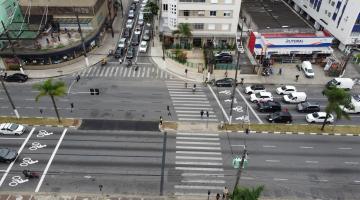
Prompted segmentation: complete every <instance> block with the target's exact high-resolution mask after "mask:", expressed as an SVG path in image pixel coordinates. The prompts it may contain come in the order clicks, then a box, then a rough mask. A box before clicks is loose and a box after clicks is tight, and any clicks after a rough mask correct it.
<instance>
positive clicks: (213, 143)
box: [176, 141, 220, 146]
mask: <svg viewBox="0 0 360 200" xmlns="http://www.w3.org/2000/svg"><path fill="white" fill-rule="evenodd" d="M176 144H200V145H215V146H219V145H220V143H219V142H184V141H176Z"/></svg>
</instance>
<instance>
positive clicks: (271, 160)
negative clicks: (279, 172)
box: [265, 160, 280, 162]
mask: <svg viewBox="0 0 360 200" xmlns="http://www.w3.org/2000/svg"><path fill="white" fill-rule="evenodd" d="M265 161H266V162H280V160H265Z"/></svg>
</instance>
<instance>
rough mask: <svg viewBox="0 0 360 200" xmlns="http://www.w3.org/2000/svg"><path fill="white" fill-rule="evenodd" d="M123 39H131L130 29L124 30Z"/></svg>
mask: <svg viewBox="0 0 360 200" xmlns="http://www.w3.org/2000/svg"><path fill="white" fill-rule="evenodd" d="M123 37H124V38H129V37H130V29H128V28H126V29H125V30H124V33H123Z"/></svg>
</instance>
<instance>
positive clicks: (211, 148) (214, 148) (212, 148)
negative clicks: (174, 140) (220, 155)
mask: <svg viewBox="0 0 360 200" xmlns="http://www.w3.org/2000/svg"><path fill="white" fill-rule="evenodd" d="M176 149H207V150H221V149H220V147H191V146H176Z"/></svg>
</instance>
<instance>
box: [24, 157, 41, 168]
mask: <svg viewBox="0 0 360 200" xmlns="http://www.w3.org/2000/svg"><path fill="white" fill-rule="evenodd" d="M38 162H39V161H38V160H32V159H31V158H29V157H26V158H23V161H22V163H20V166H21V167H26V166H28V165H32V164H35V163H38Z"/></svg>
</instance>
